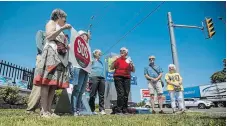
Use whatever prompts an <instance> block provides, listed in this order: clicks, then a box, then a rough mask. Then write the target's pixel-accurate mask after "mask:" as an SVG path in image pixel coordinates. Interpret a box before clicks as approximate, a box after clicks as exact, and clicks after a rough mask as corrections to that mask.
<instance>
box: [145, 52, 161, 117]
mask: <svg viewBox="0 0 227 126" xmlns="http://www.w3.org/2000/svg"><path fill="white" fill-rule="evenodd" d="M154 61H155V56H150V57H149V62H150V63H149V66H147V67H145V68H144V75H145V78H146V79H147V82H148V89H149V92H150V100H151V101H150V102H151V106H152V114H155V113H156V112H155V110H154V106H155V101H154V93H155V92H157V95H158V102H159V107H160V112H159V113H160V114H163V113H164V112H163V109H162V102H163V100H162V94H163V89H162V81H161V78H162V72H163V71H162V69H161V68H160V67H159V66H157V65H155V62H154Z"/></svg>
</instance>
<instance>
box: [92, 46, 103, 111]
mask: <svg viewBox="0 0 227 126" xmlns="http://www.w3.org/2000/svg"><path fill="white" fill-rule="evenodd" d="M93 57H94V59H93V61H92V68H91V74H90V75H89V77H90V78H89V80H90V82H91V92H90V100H89V105H90V108H91V111H92V114H94V115H96V114H97V113H96V112H95V98H96V94H97V92H98V95H99V112H100V114H101V115H105V114H106V113H105V109H104V93H105V77H104V66H103V63H102V61H101V60H100V57H101V50H99V49H96V50H94V51H93Z"/></svg>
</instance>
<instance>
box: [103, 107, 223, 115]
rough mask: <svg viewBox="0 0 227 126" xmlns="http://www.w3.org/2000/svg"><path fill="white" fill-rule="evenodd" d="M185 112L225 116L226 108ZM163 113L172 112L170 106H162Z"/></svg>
mask: <svg viewBox="0 0 227 126" xmlns="http://www.w3.org/2000/svg"><path fill="white" fill-rule="evenodd" d="M155 111H156V112H158V111H159V108H155ZM186 111H187V112H204V113H207V114H211V115H218V116H224V117H225V116H226V108H210V109H197V108H190V109H187V110H186ZM106 112H107V113H108V114H109V113H111V112H112V110H110V109H107V110H106ZM164 112H165V113H172V109H171V108H164Z"/></svg>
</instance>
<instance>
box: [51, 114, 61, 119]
mask: <svg viewBox="0 0 227 126" xmlns="http://www.w3.org/2000/svg"><path fill="white" fill-rule="evenodd" d="M50 116H51V117H55V118H60V116H59V115H57V114H55V113H52V114H51V115H50Z"/></svg>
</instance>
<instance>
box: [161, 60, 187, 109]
mask: <svg viewBox="0 0 227 126" xmlns="http://www.w3.org/2000/svg"><path fill="white" fill-rule="evenodd" d="M168 68H169V73H166V75H165V80H166V82H167V90H168V91H169V95H170V99H171V106H172V109H173V113H175V112H176V102H175V101H176V99H175V95H176V98H177V101H178V103H179V108H180V112H184V110H185V107H184V99H183V98H184V96H183V90H184V88H183V85H182V77H181V76H180V74H179V73H177V72H176V66H175V65H174V64H170V65H169V67H168Z"/></svg>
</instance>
